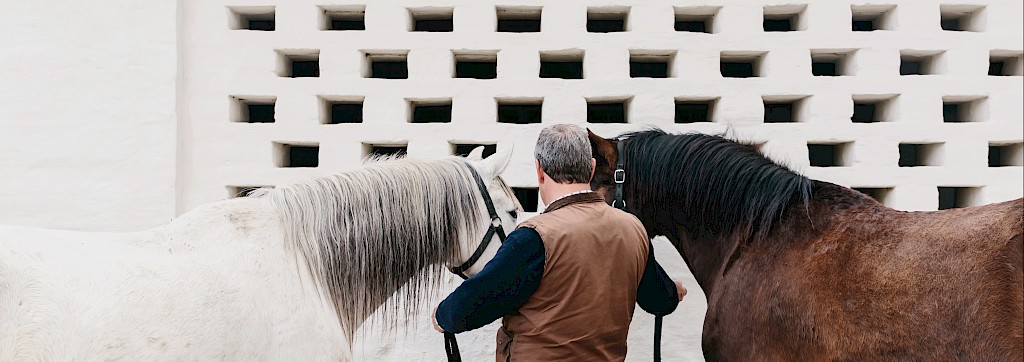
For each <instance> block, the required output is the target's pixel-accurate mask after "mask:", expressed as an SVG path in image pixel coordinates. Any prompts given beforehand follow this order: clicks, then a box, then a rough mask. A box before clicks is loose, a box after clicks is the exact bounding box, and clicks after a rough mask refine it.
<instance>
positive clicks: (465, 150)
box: [450, 142, 498, 158]
mask: <svg viewBox="0 0 1024 362" xmlns="http://www.w3.org/2000/svg"><path fill="white" fill-rule="evenodd" d="M450 144H451V146H452V155H455V156H462V157H466V156H469V153H470V152H473V150H475V149H476V148H477V147H483V148H484V152H483V157H484V158H487V157H488V156H490V155H493V154H494V153H495V152H498V145H496V144H494V143H454V142H450Z"/></svg>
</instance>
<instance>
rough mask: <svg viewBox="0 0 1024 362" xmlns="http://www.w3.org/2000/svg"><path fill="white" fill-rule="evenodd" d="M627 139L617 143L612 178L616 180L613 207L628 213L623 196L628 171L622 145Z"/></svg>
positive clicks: (619, 140) (621, 139)
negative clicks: (625, 166) (623, 157)
mask: <svg viewBox="0 0 1024 362" xmlns="http://www.w3.org/2000/svg"><path fill="white" fill-rule="evenodd" d="M625 140H626V139H624V138H620V139H618V140H616V142H615V152H617V153H616V156H615V173H614V174H612V178H613V179H614V180H615V200H612V207H614V208H616V209H619V210H622V211H626V199H625V198H624V197H623V196H622V188H623V186H624V185H625V183H626V169H625V168H624V167H623V165H622V143H623V141H625Z"/></svg>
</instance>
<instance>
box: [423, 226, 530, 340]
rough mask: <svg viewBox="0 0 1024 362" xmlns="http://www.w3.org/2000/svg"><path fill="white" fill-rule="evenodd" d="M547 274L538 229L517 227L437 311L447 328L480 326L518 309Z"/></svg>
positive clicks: (443, 325)
mask: <svg viewBox="0 0 1024 362" xmlns="http://www.w3.org/2000/svg"><path fill="white" fill-rule="evenodd" d="M543 275H544V243H543V242H542V241H541V239H540V235H539V234H537V231H535V230H533V229H531V228H525V227H524V228H518V229H516V230H514V231H512V233H510V234H509V235H508V238H507V239H505V242H504V243H503V244H501V248H499V249H498V253H497V254H495V255H494V259H491V261H489V262H488V263H487V265H485V266H484V268H483V270H481V271H480V273H479V274H476V275H474V276H472V277H470V278H469V279H466V280H465V281H464V282H462V285H459V287H458V288H456V289H455V291H453V292H452V294H450V295H448V297H447V298H445V299H444V301H442V302H441V304H440V305H438V306H437V310H436V311H435V312H434V318H435V319H436V321H437V324H438V325H439V326H440V327H441V328H442V329H444V330H445V331H448V332H452V333H461V332H465V331H469V330H473V329H477V328H480V327H483V326H485V325H487V324H488V323H491V322H493V321H494V320H495V319H498V318H501V317H502V316H504V315H507V314H511V313H513V312H515V311H516V310H517V309H519V307H521V306H522V305H523V304H524V303H526V300H527V299H529V298H530V295H531V294H533V292H534V291H536V290H537V287H538V286H540V279H541V276H543Z"/></svg>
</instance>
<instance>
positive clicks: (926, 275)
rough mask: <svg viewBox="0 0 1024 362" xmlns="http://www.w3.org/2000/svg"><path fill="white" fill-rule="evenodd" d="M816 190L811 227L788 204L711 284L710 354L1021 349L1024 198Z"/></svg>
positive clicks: (833, 355)
mask: <svg viewBox="0 0 1024 362" xmlns="http://www.w3.org/2000/svg"><path fill="white" fill-rule="evenodd" d="M815 191H816V192H815V193H814V194H815V195H816V197H814V198H813V199H812V201H811V207H810V213H811V214H812V215H818V216H819V217H815V218H814V220H815V221H816V223H815V225H814V227H813V228H811V227H808V226H809V224H807V222H806V218H807V216H806V214H805V213H804V212H803V210H791V212H790V213H789V214H788V215H786V217H785V218H784V219H783V220H782V225H780V227H779V228H778V229H776V231H774V232H773V233H772V234H770V236H769V237H768V239H766V240H765V242H762V243H758V244H754V245H750V246H749V247H748V249H747V250H744V251H743V252H742V253H741V255H740V256H739V257H738V258H737V259H736V260H735V261H734V262H733V264H732V266H731V267H730V269H729V270H728V271H727V272H726V273H725V274H724V275H721V276H720V277H719V278H717V280H714V281H712V282H710V283H708V284H709V285H714V286H715V287H714V288H713V289H712V290H708V291H706V293H707V294H708V312H707V316H706V318H705V323H704V351H705V353H706V355H708V357H715V358H714V359H720V360H729V361H751V360H780V361H796V360H833V361H834V360H850V361H869V360H889V359H892V360H931V361H948V360H977V361H1022V360H1024V354H1022V350H1024V274H1022V270H1024V260H1022V258H1024V241H1022V240H1024V239H1022V235H1021V233H1022V229H1024V224H1022V220H1024V200H1021V199H1017V200H1014V201H1008V202H1003V203H998V204H992V205H986V206H979V207H972V208H965V209H953V210H947V211H939V212H901V211H896V210H892V209H889V208H886V207H884V206H882V205H880V204H878V203H877V202H874V200H872V199H870V198H868V197H867V196H863V195H860V194H858V193H856V192H854V191H852V190H849V189H846V188H842V187H840V186H835V185H830V184H824V183H821V184H817V185H816V190H815ZM823 194H824V195H823ZM786 224H789V225H792V226H794V227H792V228H790V227H787V225H786ZM674 239H676V240H673V243H674V244H675V245H676V246H677V248H678V249H679V251H680V252H685V248H680V246H683V244H681V243H678V242H677V240H678V238H674ZM780 239H781V240H785V241H786V242H784V243H780V242H778V240H780ZM695 258H699V256H688V257H687V259H688V260H693V259H695Z"/></svg>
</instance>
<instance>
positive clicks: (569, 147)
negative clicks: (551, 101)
mask: <svg viewBox="0 0 1024 362" xmlns="http://www.w3.org/2000/svg"><path fill="white" fill-rule="evenodd" d="M534 157H535V158H536V159H537V162H536V166H537V183H538V185H539V186H540V191H541V198H542V199H545V200H544V202H545V203H547V202H548V199H549V198H553V197H559V196H561V195H554V193H559V192H561V191H567V190H566V188H574V189H579V188H583V187H585V189H588V190H589V189H590V178H591V177H592V176H593V175H594V158H593V155H592V154H591V149H590V139H589V138H587V130H585V129H583V128H582V127H580V126H576V125H571V124H556V125H553V126H548V127H546V128H544V129H543V130H541V131H540V136H539V137H537V148H536V151H535V153H534ZM570 192H571V191H570Z"/></svg>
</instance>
